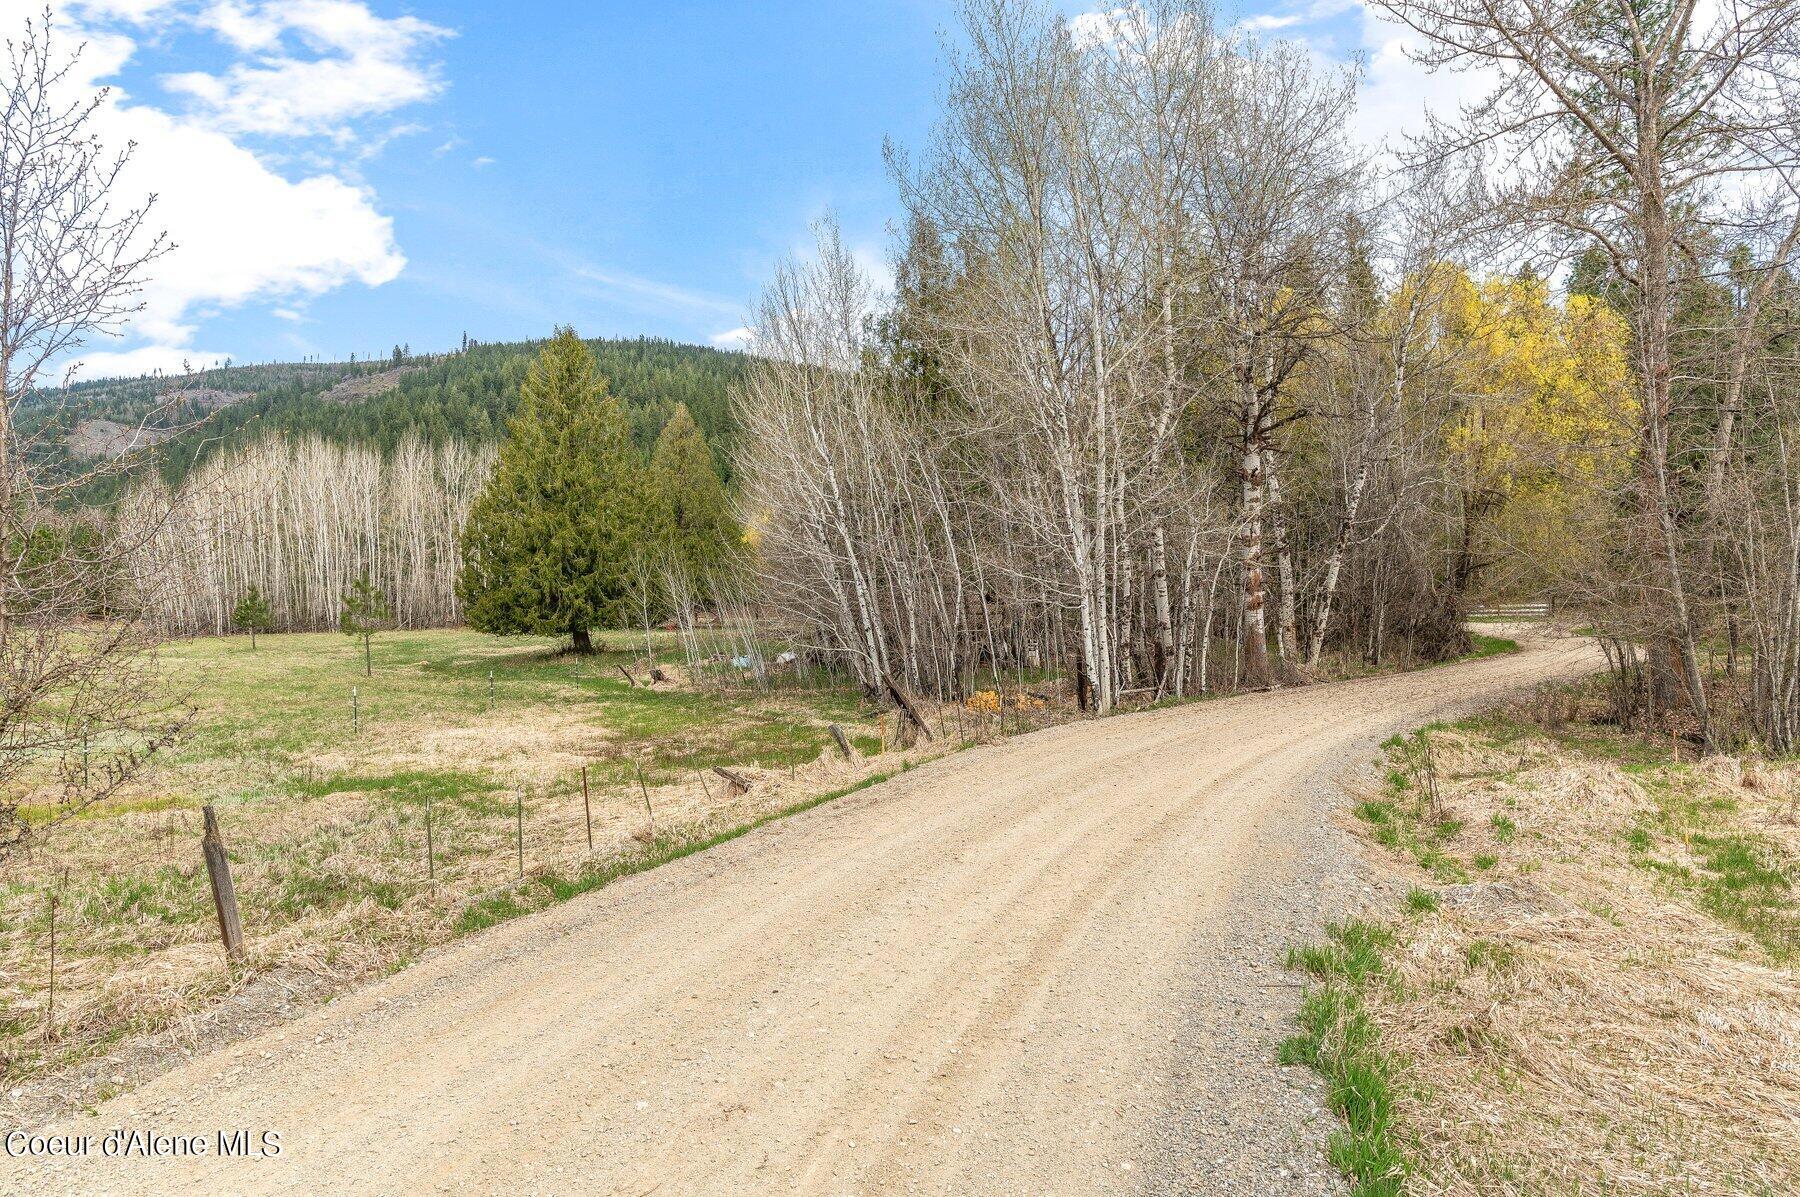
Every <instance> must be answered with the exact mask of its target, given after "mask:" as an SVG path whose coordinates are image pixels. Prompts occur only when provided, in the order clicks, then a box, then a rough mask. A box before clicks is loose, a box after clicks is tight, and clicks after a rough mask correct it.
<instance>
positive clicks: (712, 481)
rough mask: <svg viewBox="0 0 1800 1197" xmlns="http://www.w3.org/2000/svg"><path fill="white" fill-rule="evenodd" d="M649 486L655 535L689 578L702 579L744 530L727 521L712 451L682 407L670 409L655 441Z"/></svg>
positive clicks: (728, 508) (728, 509)
mask: <svg viewBox="0 0 1800 1197" xmlns="http://www.w3.org/2000/svg"><path fill="white" fill-rule="evenodd" d="M650 484H651V496H652V501H653V503H654V505H655V517H656V522H657V532H658V534H659V535H660V536H661V537H662V539H663V541H664V543H665V544H667V546H668V548H669V550H670V552H671V553H673V555H674V556H675V558H676V559H677V560H678V561H680V562H681V563H682V564H683V565H684V566H686V567H687V570H688V573H689V575H690V576H691V577H693V578H695V579H696V580H702V579H705V578H706V577H707V576H708V575H709V574H710V573H712V572H713V571H714V570H716V569H717V568H718V567H719V566H720V565H721V564H722V563H723V562H724V561H725V560H726V559H727V558H728V557H729V556H730V554H731V552H732V549H733V548H734V547H735V546H736V545H737V543H738V541H739V539H740V538H741V537H742V535H743V531H742V529H740V528H739V527H738V524H737V521H736V520H735V519H733V518H732V515H731V505H730V503H729V502H727V500H726V498H725V486H724V484H723V483H721V482H720V481H719V471H718V467H717V466H716V465H715V464H714V462H713V455H712V450H711V449H709V448H708V447H707V444H706V438H705V437H704V436H702V435H701V433H700V426H699V425H698V424H695V423H694V418H693V416H691V415H689V414H688V409H687V404H685V403H677V404H676V405H675V411H674V413H673V414H672V415H671V416H670V417H669V422H668V423H667V424H664V425H663V430H662V435H660V436H658V437H657V438H656V450H655V452H654V453H652V454H651V456H650Z"/></svg>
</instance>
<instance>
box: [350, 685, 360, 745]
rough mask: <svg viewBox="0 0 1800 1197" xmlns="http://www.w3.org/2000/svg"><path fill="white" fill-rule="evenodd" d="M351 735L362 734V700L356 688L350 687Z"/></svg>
mask: <svg viewBox="0 0 1800 1197" xmlns="http://www.w3.org/2000/svg"><path fill="white" fill-rule="evenodd" d="M350 734H351V735H353V736H359V735H361V734H362V699H361V697H360V696H359V695H358V693H357V690H356V687H355V686H352V687H350Z"/></svg>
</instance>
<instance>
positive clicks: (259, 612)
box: [231, 586, 275, 652]
mask: <svg viewBox="0 0 1800 1197" xmlns="http://www.w3.org/2000/svg"><path fill="white" fill-rule="evenodd" d="M231 622H232V623H234V624H236V625H237V626H238V627H240V628H242V629H244V630H245V631H246V632H249V633H250V651H251V652H255V651H256V634H257V633H258V632H266V631H268V630H269V629H270V628H273V627H274V626H275V612H274V611H273V610H271V609H270V607H269V600H268V599H266V598H264V597H263V592H262V591H261V590H260V589H259V588H257V587H255V586H252V587H251V588H250V589H248V590H246V591H244V597H243V598H240V599H239V600H238V601H237V606H236V607H233V608H232V611H231Z"/></svg>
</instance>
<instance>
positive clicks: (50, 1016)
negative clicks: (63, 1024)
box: [44, 889, 57, 1039]
mask: <svg viewBox="0 0 1800 1197" xmlns="http://www.w3.org/2000/svg"><path fill="white" fill-rule="evenodd" d="M44 896H45V897H46V898H48V899H49V901H50V1004H49V1006H48V1007H47V1008H46V1009H45V1011H44V1038H46V1039H49V1038H52V1037H53V1036H55V1034H56V903H57V893H56V890H54V889H51V890H47V891H46V892H45V894H44Z"/></svg>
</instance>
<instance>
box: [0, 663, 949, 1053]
mask: <svg viewBox="0 0 1800 1197" xmlns="http://www.w3.org/2000/svg"><path fill="white" fill-rule="evenodd" d="M602 642H603V644H605V645H606V646H607V649H608V651H602V652H600V653H597V654H595V655H592V656H585V657H578V656H573V655H570V654H566V653H563V652H561V651H559V646H558V644H557V642H555V641H552V640H549V639H542V640H539V639H531V638H506V639H502V638H497V637H490V636H484V635H480V634H477V633H473V632H468V631H461V630H442V631H422V632H393V633H387V634H384V635H380V636H377V637H376V638H375V640H374V645H373V658H372V666H373V668H372V676H366V677H365V676H364V674H363V660H362V652H361V648H360V645H358V644H356V643H355V642H353V641H352V640H350V639H348V638H346V637H344V636H342V635H337V634H333V633H319V634H303V635H278V636H262V637H259V638H258V641H257V646H256V648H255V649H254V650H252V649H251V647H250V641H249V639H248V638H246V637H230V638H224V639H217V638H213V639H196V640H188V641H179V642H175V643H173V644H171V645H169V646H167V647H166V648H165V649H164V650H163V653H162V662H163V665H164V667H165V669H166V671H167V673H168V676H169V679H170V680H171V682H172V683H173V684H174V686H175V687H176V688H177V690H178V691H179V692H180V693H182V694H183V695H184V696H185V697H186V699H187V701H188V702H189V703H190V704H191V706H192V708H193V721H192V725H191V728H190V731H189V734H188V735H187V736H186V738H185V739H184V740H183V741H182V742H181V743H180V744H179V745H178V746H177V747H176V748H175V749H174V750H172V751H171V752H169V753H168V754H167V755H166V756H164V757H162V758H160V759H159V760H158V761H157V764H156V767H155V768H154V769H153V770H152V771H151V772H150V773H149V774H148V775H147V776H146V777H145V778H144V779H143V780H142V781H141V782H138V783H134V785H133V786H132V788H131V789H130V790H129V791H127V792H125V793H122V794H120V795H118V796H116V797H115V798H113V799H111V800H109V801H108V802H106V803H104V804H102V805H101V806H98V807H96V808H93V809H92V810H90V811H86V812H83V813H82V814H81V815H80V816H78V817H75V818H72V819H68V820H65V821H63V822H61V823H60V824H58V825H56V826H54V827H48V826H43V824H45V823H46V821H47V820H48V819H49V818H50V817H51V816H52V815H53V814H54V811H53V809H52V808H50V807H47V806H37V807H29V806H28V807H27V809H26V813H27V815H28V816H29V817H31V818H33V819H34V820H36V821H37V822H38V823H39V824H40V828H39V832H38V834H36V835H34V837H33V841H32V843H31V845H30V847H29V849H28V850H27V851H24V852H21V853H18V854H15V856H14V858H13V859H11V860H9V861H7V862H6V864H5V865H4V866H3V868H0V1073H3V1075H4V1077H5V1080H6V1082H7V1083H8V1084H13V1083H16V1082H18V1081H19V1080H21V1079H25V1078H30V1077H32V1076H36V1075H41V1074H44V1073H46V1072H48V1071H50V1070H53V1069H56V1068H58V1067H61V1066H65V1065H68V1064H72V1063H77V1062H80V1061H82V1060H84V1059H88V1058H93V1057H97V1056H100V1055H103V1054H105V1053H106V1052H107V1051H108V1050H109V1049H110V1048H112V1047H114V1046H115V1045H117V1044H119V1043H120V1042H121V1041H122V1040H125V1039H127V1038H129V1037H132V1036H134V1035H135V1034H140V1033H143V1032H153V1031H159V1030H163V1029H166V1028H169V1027H171V1026H175V1025H177V1024H179V1023H180V1022H182V1021H183V1020H186V1019H190V1018H191V1017H192V1016H193V1015H194V1014H195V1013H196V1012H197V1011H200V1010H202V1009H204V1008H205V1007H206V1006H207V1005H208V1004H209V1003H210V1002H212V1001H214V1000H216V999H217V998H219V997H220V996H222V995H225V994H228V993H232V992H234V991H239V990H242V989H243V988H244V987H245V986H247V985H250V984H252V983H254V982H268V981H269V980H270V979H274V980H276V981H277V982H279V983H281V984H283V985H285V986H287V987H288V988H289V989H300V990H304V991H306V992H308V993H315V992H318V991H320V990H324V991H327V992H329V991H331V990H333V989H335V988H337V987H340V986H342V985H344V984H348V983H351V982H354V981H356V980H358V979H361V978H365V977H368V976H372V975H378V974H380V973H382V972H385V971H388V970H391V969H394V968H397V967H400V966H402V965H404V964H405V963H406V962H408V961H409V960H411V959H414V958H416V957H417V955H418V954H419V953H420V952H422V951H424V950H426V949H427V948H429V947H430V946H431V945H433V944H436V943H440V942H443V941H444V940H446V939H449V938H451V937H454V936H456V935H458V934H462V933H465V932H468V931H472V930H477V929H479V928H480V927H482V926H486V925H488V924H490V923H492V922H496V921H499V920H501V919H504V918H506V917H510V916H512V915H515V914H519V913H523V912H525V911H528V910H531V909H535V908H537V907H539V906H542V905H545V904H548V903H550V902H554V901H559V900H561V899H563V898H566V897H569V896H571V895H572V894H574V893H578V892H581V891H582V890H584V889H587V888H592V887H593V886H595V885H598V884H603V883H604V882H605V881H607V880H610V879H611V878H612V877H614V876H617V875H618V874H620V873H621V872H629V871H633V870H635V869H638V868H643V867H649V866H650V865H651V864H654V863H658V862H659V861H661V860H664V859H667V858H669V857H671V856H673V855H679V854H681V853H684V852H686V851H691V850H694V848H695V847H697V846H700V845H703V844H705V843H708V842H713V841H716V840H717V839H719V838H722V837H727V836H729V835H732V834H737V833H739V832H741V830H742V829H744V828H745V827H747V826H749V825H751V824H753V823H754V822H755V821H757V820H760V819H765V818H768V817H771V816H772V815H774V814H777V813H781V812H784V811H786V810H788V809H790V808H792V807H795V806H797V805H802V804H807V803H811V802H816V801H818V800H821V799H822V798H824V797H828V796H831V795H834V794H835V793H837V792H840V791H843V790H845V789H848V788H851V787H854V786H856V785H858V784H859V783H866V782H867V780H868V779H870V778H872V777H878V776H883V775H885V772H886V771H890V770H893V769H897V768H899V767H902V766H903V764H905V763H906V762H908V761H910V760H911V759H913V758H915V757H917V756H919V755H922V754H923V753H924V752H926V751H930V750H932V749H933V747H934V746H929V745H928V746H924V747H922V748H920V749H915V750H910V751H908V750H902V749H900V748H899V746H898V745H897V744H893V745H890V744H889V743H888V741H889V740H890V739H897V738H898V737H897V736H896V735H894V734H893V733H894V729H893V727H892V725H891V723H890V720H891V718H892V716H891V715H890V714H888V713H886V712H885V711H884V709H883V708H878V707H876V706H873V705H869V704H867V703H865V702H864V701H863V699H862V698H861V696H860V695H859V694H858V693H857V692H856V691H855V690H854V689H847V688H832V687H823V688H821V687H816V686H814V687H804V686H801V685H800V684H798V682H797V680H795V679H793V678H791V677H787V678H784V677H782V676H781V675H779V674H777V675H776V676H775V677H774V678H773V679H772V683H773V684H772V685H771V686H770V687H768V688H767V689H757V688H755V687H753V686H751V685H750V679H749V678H748V677H745V678H744V684H743V686H742V687H741V688H726V689H720V688H717V687H709V688H699V687H689V686H687V685H686V684H685V683H684V682H683V680H682V673H681V669H680V666H679V665H678V664H677V663H676V661H675V657H676V655H677V654H676V653H675V651H674V649H675V646H674V644H673V642H672V638H668V639H665V638H664V637H662V635H661V634H660V633H658V634H655V635H653V637H652V639H651V642H650V644H649V645H648V646H646V641H645V637H644V636H643V634H642V633H635V634H626V633H615V634H612V635H609V636H606V637H603V638H602ZM650 652H653V653H655V655H656V659H657V665H658V668H659V669H661V670H662V671H663V673H664V677H665V679H666V680H665V681H662V682H652V681H651V679H650V677H649V666H650V661H649V656H648V653H650ZM628 673H629V676H628ZM834 723H835V724H838V725H840V726H842V727H843V729H844V731H845V732H846V735H847V737H848V738H849V739H850V741H851V745H852V748H853V751H854V754H855V755H854V759H845V758H844V757H843V755H842V754H841V753H840V751H839V750H838V749H837V747H836V746H835V742H834V741H833V739H832V738H831V735H830V731H829V728H830V725H831V724H834ZM890 749H891V751H890ZM715 766H723V767H725V768H727V769H729V770H730V771H731V772H732V773H733V774H735V775H737V776H738V777H741V778H743V779H744V780H745V781H747V782H749V783H750V784H749V789H748V791H743V790H740V788H739V787H737V786H736V785H734V784H732V783H731V782H730V781H728V780H727V779H726V778H725V777H723V776H721V775H719V774H716V773H713V772H712V770H713V769H714V767H715ZM584 769H585V772H586V786H585V792H584V786H583V771H584ZM206 804H210V805H212V806H213V807H214V808H215V810H216V812H217V814H218V818H219V821H220V824H221V826H222V829H223V834H224V838H225V842H226V845H227V848H228V851H229V858H230V861H231V866H232V873H233V877H234V880H235V884H236V888H237V895H238V901H239V904H240V906H241V908H242V912H243V924H244V933H245V938H246V943H247V960H246V961H245V963H244V964H243V965H242V966H240V967H237V968H232V967H229V966H228V965H227V963H226V961H225V958H224V955H223V951H222V949H221V946H220V941H219V930H218V925H217V921H216V917H215V914H214V909H213V903H212V897H211V891H210V889H209V884H208V879H207V874H206V870H205V868H204V865H203V863H202V856H201V851H200V836H201V807H202V806H203V805H206ZM428 819H429V830H428V828H427V820H428ZM53 939H54V956H55V960H54V969H53V968H52V940H53Z"/></svg>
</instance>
